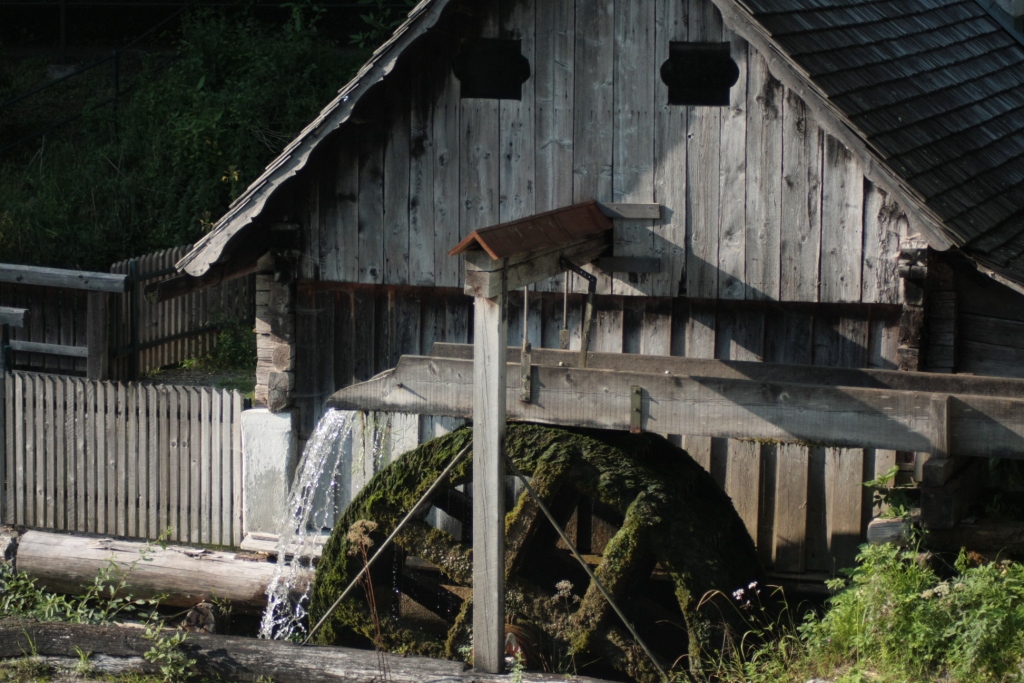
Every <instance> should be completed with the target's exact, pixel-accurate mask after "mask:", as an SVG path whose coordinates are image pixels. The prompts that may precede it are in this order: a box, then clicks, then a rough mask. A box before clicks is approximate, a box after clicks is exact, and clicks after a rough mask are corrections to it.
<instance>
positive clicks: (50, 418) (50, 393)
mask: <svg viewBox="0 0 1024 683" xmlns="http://www.w3.org/2000/svg"><path fill="white" fill-rule="evenodd" d="M40 379H41V380H42V389H43V392H42V403H41V405H40V408H41V412H42V413H43V420H42V424H43V429H44V430H45V437H44V435H43V433H40V434H39V436H38V438H39V445H40V447H41V450H42V451H43V453H44V457H43V460H44V461H45V462H46V493H45V498H44V500H45V502H46V518H45V522H46V528H47V529H56V528H58V527H57V478H58V476H61V475H63V472H60V463H59V462H58V461H57V423H56V421H55V418H56V416H55V415H54V399H55V394H56V386H55V385H56V383H57V379H56V377H54V376H52V375H49V376H47V375H44V376H43V377H40ZM44 438H45V440H44Z"/></svg>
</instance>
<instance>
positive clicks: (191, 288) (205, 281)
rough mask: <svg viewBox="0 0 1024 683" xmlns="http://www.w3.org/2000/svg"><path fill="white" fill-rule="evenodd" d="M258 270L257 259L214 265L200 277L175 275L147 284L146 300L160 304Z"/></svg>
mask: <svg viewBox="0 0 1024 683" xmlns="http://www.w3.org/2000/svg"><path fill="white" fill-rule="evenodd" d="M255 272H256V261H255V260H253V261H248V262H245V263H242V264H240V265H238V264H234V263H230V264H227V265H224V266H213V267H212V268H210V269H209V270H208V271H206V274H204V275H201V276H199V277H193V276H192V275H187V274H183V275H175V276H174V277H172V278H168V279H166V280H161V281H159V282H154V283H152V284H149V285H146V290H145V296H146V301H148V302H149V303H151V304H158V303H161V302H163V301H168V300H170V299H174V298H177V297H179V296H185V295H186V294H191V293H192V292H198V291H199V290H201V289H206V288H207V287H215V286H217V285H219V284H221V283H222V282H227V281H228V280H233V279H235V278H238V277H243V276H245V275H249V274H250V273H255Z"/></svg>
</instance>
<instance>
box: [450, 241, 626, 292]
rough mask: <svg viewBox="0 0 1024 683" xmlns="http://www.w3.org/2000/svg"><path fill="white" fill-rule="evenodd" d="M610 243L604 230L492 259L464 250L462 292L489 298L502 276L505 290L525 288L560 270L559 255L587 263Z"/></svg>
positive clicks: (499, 283) (485, 254)
mask: <svg viewBox="0 0 1024 683" xmlns="http://www.w3.org/2000/svg"><path fill="white" fill-rule="evenodd" d="M611 244H612V235H611V232H604V233H598V234H596V235H593V236H591V237H588V238H587V239H584V240H581V241H580V242H576V243H572V244H566V245H559V246H557V247H548V248H545V249H539V250H537V251H531V252H529V253H527V254H521V255H517V256H512V257H509V258H503V259H492V258H491V257H490V255H489V254H487V252H485V251H483V250H477V251H467V252H465V257H466V285H465V292H466V294H468V295H470V296H475V297H483V298H488V299H489V298H493V297H496V296H498V295H499V294H500V292H501V287H502V278H503V277H504V282H505V287H506V291H507V290H511V289H518V288H520V287H525V286H527V285H531V284H533V283H534V282H540V281H541V280H546V279H547V278H549V277H551V276H553V275H558V274H559V273H561V272H563V271H564V270H565V266H563V265H562V258H563V257H564V258H566V259H568V260H570V261H572V262H573V263H576V264H584V263H590V262H591V261H593V260H594V259H596V258H597V257H599V256H601V255H602V254H604V253H606V252H607V251H609V250H610V249H611Z"/></svg>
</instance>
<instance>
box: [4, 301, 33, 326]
mask: <svg viewBox="0 0 1024 683" xmlns="http://www.w3.org/2000/svg"><path fill="white" fill-rule="evenodd" d="M26 313H28V309H27V308H11V307H10V306H0V325H10V326H11V327H24V326H25V314H26Z"/></svg>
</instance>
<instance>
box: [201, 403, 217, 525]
mask: <svg viewBox="0 0 1024 683" xmlns="http://www.w3.org/2000/svg"><path fill="white" fill-rule="evenodd" d="M214 393H215V392H214V390H213V389H211V388H209V387H204V388H202V389H201V390H200V401H201V408H200V413H199V425H200V429H201V438H202V441H201V444H200V447H201V449H202V450H201V452H200V472H201V474H200V477H201V478H202V481H203V485H202V490H201V491H200V501H201V505H202V510H201V511H200V513H199V514H200V517H199V519H200V530H199V538H200V539H201V540H202V542H203V543H213V542H214V540H213V539H214V535H215V534H216V536H220V523H219V522H220V515H219V514H217V512H216V507H214V502H213V501H214V497H215V496H219V495H220V468H219V467H215V466H214V463H215V462H216V461H215V459H214V445H215V444H218V443H219V441H218V440H215V439H214V438H213V429H212V427H213V425H214V419H213V415H214ZM217 407H218V408H219V406H217ZM217 412H218V413H219V412H220V411H219V410H218V411H217Z"/></svg>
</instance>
